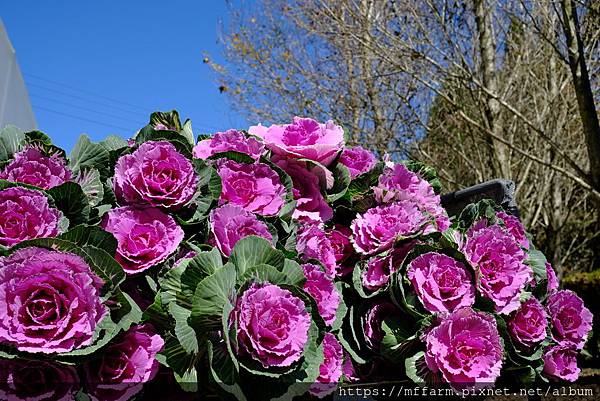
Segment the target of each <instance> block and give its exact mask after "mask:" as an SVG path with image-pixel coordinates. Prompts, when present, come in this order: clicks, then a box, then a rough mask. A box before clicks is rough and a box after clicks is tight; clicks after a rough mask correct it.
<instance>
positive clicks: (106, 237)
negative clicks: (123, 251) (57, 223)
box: [58, 225, 117, 255]
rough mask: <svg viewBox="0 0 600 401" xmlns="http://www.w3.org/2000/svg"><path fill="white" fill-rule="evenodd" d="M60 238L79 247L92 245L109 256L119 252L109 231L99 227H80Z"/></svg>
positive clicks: (115, 241) (72, 229)
mask: <svg viewBox="0 0 600 401" xmlns="http://www.w3.org/2000/svg"><path fill="white" fill-rule="evenodd" d="M58 238H60V239H64V240H67V241H70V242H73V243H75V244H77V245H79V246H84V245H92V246H95V247H96V248H99V249H103V250H105V251H106V252H107V253H108V254H109V255H114V254H115V253H116V251H117V240H116V239H115V237H114V236H113V235H112V234H111V233H109V232H108V231H104V230H103V229H101V228H100V227H98V226H86V225H79V226H76V227H73V228H71V229H70V230H69V231H67V232H66V233H64V234H61V235H60V236H59V237H58Z"/></svg>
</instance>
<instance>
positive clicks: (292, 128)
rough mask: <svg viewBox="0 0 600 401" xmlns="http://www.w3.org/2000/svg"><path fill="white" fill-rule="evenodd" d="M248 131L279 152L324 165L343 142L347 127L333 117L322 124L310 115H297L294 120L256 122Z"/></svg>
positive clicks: (336, 152)
mask: <svg viewBox="0 0 600 401" xmlns="http://www.w3.org/2000/svg"><path fill="white" fill-rule="evenodd" d="M248 132H249V133H250V134H252V135H256V136H258V137H260V138H262V139H263V140H264V142H265V144H266V146H267V147H268V148H269V149H270V150H271V151H272V152H273V153H275V154H277V155H280V156H286V157H288V158H293V159H308V160H312V161H315V162H318V163H321V164H323V165H325V166H327V165H329V164H330V163H331V162H332V161H333V160H334V159H335V157H336V156H337V154H338V152H339V151H340V150H341V149H342V147H343V146H344V131H343V130H342V127H340V126H339V125H335V124H334V123H333V121H327V122H326V123H324V124H322V123H319V122H317V121H315V120H312V119H310V118H300V117H294V119H293V121H292V123H291V124H284V125H276V124H274V125H271V126H270V127H265V126H262V125H255V126H252V127H250V128H249V129H248Z"/></svg>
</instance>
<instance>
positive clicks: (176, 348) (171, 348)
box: [160, 333, 197, 376]
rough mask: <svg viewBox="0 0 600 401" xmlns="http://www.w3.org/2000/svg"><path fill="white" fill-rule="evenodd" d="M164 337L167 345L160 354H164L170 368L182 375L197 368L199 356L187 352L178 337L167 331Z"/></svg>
mask: <svg viewBox="0 0 600 401" xmlns="http://www.w3.org/2000/svg"><path fill="white" fill-rule="evenodd" d="M163 339H164V341H165V345H164V347H163V350H162V351H161V352H160V355H164V357H165V359H166V365H167V366H168V367H169V368H171V369H172V370H173V371H174V372H175V373H177V374H178V375H180V376H184V375H185V374H186V372H190V371H192V370H194V369H195V368H196V362H197V356H196V355H195V354H189V353H187V352H186V351H185V349H183V347H182V346H181V344H180V343H179V341H178V340H177V338H175V337H173V336H172V335H170V334H168V333H167V334H165V335H164V336H163Z"/></svg>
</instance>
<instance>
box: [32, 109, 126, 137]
mask: <svg viewBox="0 0 600 401" xmlns="http://www.w3.org/2000/svg"><path fill="white" fill-rule="evenodd" d="M33 107H34V108H35V109H36V110H43V111H47V112H49V113H54V114H58V115H61V116H65V117H69V118H74V119H76V120H81V121H86V122H89V123H93V124H98V125H102V126H105V127H110V128H116V129H119V130H122V131H126V132H134V130H132V129H131V128H125V127H121V126H119V125H114V124H110V123H107V122H103V121H98V120H94V119H91V118H86V117H81V116H76V115H73V114H69V113H64V112H62V111H58V110H53V109H49V108H47V107H43V106H39V105H35V104H34V105H33Z"/></svg>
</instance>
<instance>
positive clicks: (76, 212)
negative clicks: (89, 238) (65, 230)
mask: <svg viewBox="0 0 600 401" xmlns="http://www.w3.org/2000/svg"><path fill="white" fill-rule="evenodd" d="M46 192H47V193H48V194H49V195H50V196H51V197H52V199H54V205H55V206H56V208H57V209H59V210H60V211H61V212H63V214H64V215H65V217H66V218H68V219H69V222H70V223H71V225H79V224H85V223H87V221H88V219H89V216H90V204H89V202H88V199H87V197H86V195H85V194H84V193H83V190H82V189H81V187H80V186H79V185H78V184H76V183H74V182H65V183H63V184H61V185H58V186H56V187H53V188H50V189H49V190H47V191H46Z"/></svg>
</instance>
